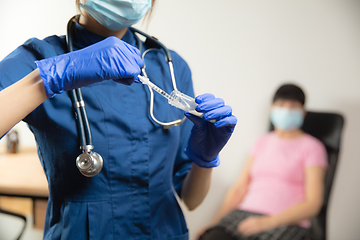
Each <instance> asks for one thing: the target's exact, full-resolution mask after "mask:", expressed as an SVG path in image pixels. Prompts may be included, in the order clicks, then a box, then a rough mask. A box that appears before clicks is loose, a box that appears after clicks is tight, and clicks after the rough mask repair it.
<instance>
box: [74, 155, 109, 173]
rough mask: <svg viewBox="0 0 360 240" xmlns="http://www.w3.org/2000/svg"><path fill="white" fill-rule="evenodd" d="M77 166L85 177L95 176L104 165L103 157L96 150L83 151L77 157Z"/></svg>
mask: <svg viewBox="0 0 360 240" xmlns="http://www.w3.org/2000/svg"><path fill="white" fill-rule="evenodd" d="M76 166H77V168H78V169H79V170H80V172H81V174H82V175H84V176H85V177H94V176H95V175H97V174H98V173H99V172H100V171H101V169H102V167H103V159H102V157H101V155H100V154H98V153H96V152H92V151H90V152H83V153H82V154H80V155H79V156H78V157H77V158H76Z"/></svg>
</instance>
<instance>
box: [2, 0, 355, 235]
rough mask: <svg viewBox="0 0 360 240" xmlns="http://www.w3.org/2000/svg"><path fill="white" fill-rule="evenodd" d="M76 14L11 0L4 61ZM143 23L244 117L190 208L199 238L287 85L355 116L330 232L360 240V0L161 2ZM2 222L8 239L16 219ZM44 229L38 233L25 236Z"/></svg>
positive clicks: (349, 124)
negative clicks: (278, 91)
mask: <svg viewBox="0 0 360 240" xmlns="http://www.w3.org/2000/svg"><path fill="white" fill-rule="evenodd" d="M74 14H76V7H75V0H52V1H46V0H36V1H26V0H18V1H1V3H0V32H1V34H2V36H3V37H2V38H0V45H1V46H2V47H1V48H0V59H3V58H4V57H5V56H6V55H7V54H9V53H10V52H11V51H12V50H14V49H15V48H16V47H17V46H19V45H20V44H22V43H24V42H25V41H26V40H27V39H29V38H31V37H37V38H39V39H42V38H44V37H46V36H49V35H53V34H56V35H63V34H65V32H66V23H67V21H68V19H69V18H70V17H72V16H73V15H74ZM136 27H138V28H139V29H142V30H144V31H146V32H147V33H149V34H150V35H153V36H156V37H157V38H158V39H159V40H160V41H162V42H163V43H164V44H165V45H166V46H167V47H168V48H170V49H174V50H176V51H177V52H178V53H179V54H180V55H181V56H182V57H183V58H184V59H185V60H186V61H187V62H188V64H189V65H190V68H191V70H192V74H193V81H194V89H195V93H196V94H201V93H205V92H211V93H213V94H215V95H216V96H218V97H221V98H223V99H224V100H225V102H226V103H227V104H228V105H231V106H232V107H233V111H234V115H236V116H237V118H238V125H237V127H236V129H235V132H234V134H233V136H232V138H231V141H230V142H229V143H228V144H227V146H226V147H225V148H224V150H223V151H222V153H221V155H220V156H221V160H222V163H221V165H220V167H218V168H217V169H215V171H214V175H213V181H212V186H211V189H210V192H209V194H208V196H207V198H206V199H205V201H204V202H203V204H202V205H201V206H200V207H199V208H197V209H196V210H195V211H192V212H189V211H187V210H186V209H185V208H184V207H183V209H184V213H185V218H186V220H187V224H188V228H189V231H190V236H191V239H194V238H193V237H194V234H195V233H196V231H197V230H198V229H199V228H200V227H202V226H204V225H205V224H207V223H208V221H209V220H210V219H211V217H212V216H213V215H214V214H215V212H216V210H217V208H218V207H219V205H220V203H221V201H222V197H223V196H224V194H225V193H226V191H227V189H228V188H229V187H230V186H231V184H232V183H233V182H234V181H235V179H236V177H237V175H238V173H239V171H240V170H241V167H242V165H243V163H244V161H245V159H246V157H247V154H248V151H249V148H250V147H251V145H252V144H253V142H254V141H255V139H256V138H257V137H259V136H260V135H261V134H263V133H265V132H266V131H267V129H268V125H269V112H268V108H269V105H270V103H271V97H272V96H273V93H274V91H275V90H276V89H277V88H278V87H279V86H280V85H281V84H282V83H286V82H292V83H295V84H298V85H299V86H301V87H302V88H303V89H304V91H305V94H306V95H307V103H306V107H307V108H308V109H309V110H312V111H322V112H336V113H340V114H342V115H343V116H344V118H345V128H344V130H343V135H342V141H341V150H340V151H341V152H340V159H339V164H338V168H337V173H336V176H335V182H334V185H333V191H332V194H331V199H330V206H329V208H328V236H329V239H330V240H340V239H341V240H355V239H359V236H360V228H359V226H358V223H359V222H360V207H359V206H358V203H359V202H360V189H359V188H358V187H357V183H359V182H360V174H359V171H360V161H359V156H360V140H359V136H360V44H359V43H360V1H357V0H333V1H328V0H317V1H314V0H296V1H287V0H273V1H264V0H251V1H250V0H223V1H216V0H207V1H205V0H198V1H191V0H183V1H176V0H158V1H157V6H156V8H155V11H154V13H153V15H152V18H151V21H150V22H149V24H148V23H146V22H145V23H143V22H140V23H139V24H137V25H136ZM139 101H148V99H139ZM1 104H3V103H1ZM69 111H70V110H69ZM0 116H1V115H0ZM0 124H1V118H0ZM16 129H17V130H18V132H19V134H20V144H21V145H22V146H28V147H35V141H34V138H33V136H32V134H31V133H30V131H29V130H27V127H26V125H25V124H23V123H22V124H19V125H17V126H16ZM5 140H6V139H5V138H4V139H3V140H1V141H0V144H1V145H4V144H6V141H5ZM0 157H1V154H0ZM0 159H1V158H0ZM0 204H1V202H0ZM168 214H171V213H168ZM1 219H2V218H1ZM1 219H0V239H1V231H2V230H1V229H5V228H6V224H7V221H6V220H1ZM29 231H31V230H29ZM41 236H42V235H41V233H38V234H33V235H31V234H30V233H29V232H28V233H27V235H26V236H24V238H23V239H28V240H36V239H41Z"/></svg>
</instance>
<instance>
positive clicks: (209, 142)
mask: <svg viewBox="0 0 360 240" xmlns="http://www.w3.org/2000/svg"><path fill="white" fill-rule="evenodd" d="M195 102H196V103H198V105H197V107H196V109H195V110H196V111H198V112H203V113H204V116H203V118H199V117H196V116H194V115H192V114H191V113H188V112H186V113H185V116H186V117H187V118H188V119H190V120H191V121H192V122H193V123H194V126H193V128H192V130H191V135H190V139H189V143H188V146H187V147H186V148H185V153H186V155H187V156H188V157H189V158H190V159H191V160H192V161H193V162H195V163H196V164H197V165H198V166H200V167H204V168H211V167H217V166H218V165H219V164H220V160H219V156H218V154H219V152H220V151H221V149H222V148H223V147H224V146H225V144H226V143H227V141H228V140H229V138H230V136H231V134H232V133H233V131H234V128H235V125H236V123H237V119H236V117H235V116H234V115H232V108H231V107H230V106H227V105H225V103H224V100H222V99H221V98H215V96H214V95H212V94H209V93H206V94H203V95H199V96H197V97H196V98H195ZM208 120H216V122H214V123H212V122H209V121H208Z"/></svg>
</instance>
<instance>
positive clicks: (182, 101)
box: [138, 75, 204, 117]
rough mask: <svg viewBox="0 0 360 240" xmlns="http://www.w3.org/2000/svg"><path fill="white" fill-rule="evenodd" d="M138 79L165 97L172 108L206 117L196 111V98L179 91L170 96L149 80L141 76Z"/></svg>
mask: <svg viewBox="0 0 360 240" xmlns="http://www.w3.org/2000/svg"><path fill="white" fill-rule="evenodd" d="M138 77H139V79H140V81H141V82H142V83H143V84H146V85H148V86H149V87H150V88H152V89H154V90H155V91H156V92H158V93H159V94H161V96H163V97H165V98H166V99H167V100H168V103H169V104H170V105H171V106H174V107H176V108H179V109H181V110H184V111H186V112H190V113H191V114H193V115H195V116H198V117H202V116H203V115H204V114H203V113H201V112H198V111H196V110H195V108H196V106H197V105H198V104H197V103H196V102H195V99H194V98H192V97H190V96H188V95H185V94H183V93H182V92H180V91H178V90H174V91H172V92H171V94H170V95H169V94H167V93H166V92H165V91H164V90H162V89H161V88H159V87H158V86H156V85H155V84H154V83H152V82H150V79H149V78H147V77H144V76H141V75H139V76H138Z"/></svg>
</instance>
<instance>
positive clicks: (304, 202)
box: [199, 84, 327, 240]
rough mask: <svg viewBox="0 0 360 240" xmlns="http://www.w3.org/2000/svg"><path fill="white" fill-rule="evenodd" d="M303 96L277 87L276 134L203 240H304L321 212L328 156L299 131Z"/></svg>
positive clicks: (259, 147)
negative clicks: (311, 222)
mask: <svg viewBox="0 0 360 240" xmlns="http://www.w3.org/2000/svg"><path fill="white" fill-rule="evenodd" d="M304 103H305V95H304V93H303V91H302V90H301V89H300V88H299V87H297V86H295V85H292V84H287V85H283V86H281V87H280V88H279V89H278V90H277V92H276V94H275V96H274V99H273V104H272V106H271V116H270V119H271V122H272V124H273V125H274V128H275V130H274V131H272V132H269V133H267V134H265V135H264V136H262V137H260V138H259V139H258V140H257V141H256V142H255V144H254V146H253V148H252V149H251V151H250V156H249V158H248V160H247V161H246V163H245V165H244V167H243V170H242V172H241V174H240V176H239V178H238V180H237V181H236V182H235V184H234V185H233V186H232V187H231V188H230V190H229V191H228V193H227V195H226V196H225V199H224V201H223V204H222V206H221V208H220V209H219V211H218V212H217V214H216V215H215V217H214V219H213V220H212V222H211V224H210V226H208V230H206V231H205V232H204V231H200V233H199V235H201V234H202V236H201V237H200V238H199V239H201V240H213V239H214V240H227V239H229V240H230V239H249V240H250V239H261V240H263V239H264V240H265V239H273V240H279V239H283V240H298V239H308V232H309V231H308V228H309V227H310V221H309V219H310V218H311V217H313V216H315V215H316V214H317V213H318V212H319V211H320V208H321V205H322V201H323V191H324V177H325V172H326V168H327V155H326V149H325V147H324V145H323V144H322V143H321V142H320V141H319V140H317V139H316V138H314V137H312V136H310V135H309V134H306V133H304V132H303V131H302V130H301V129H300V128H301V126H302V123H303V119H304V117H305V114H306V111H305V109H304Z"/></svg>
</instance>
